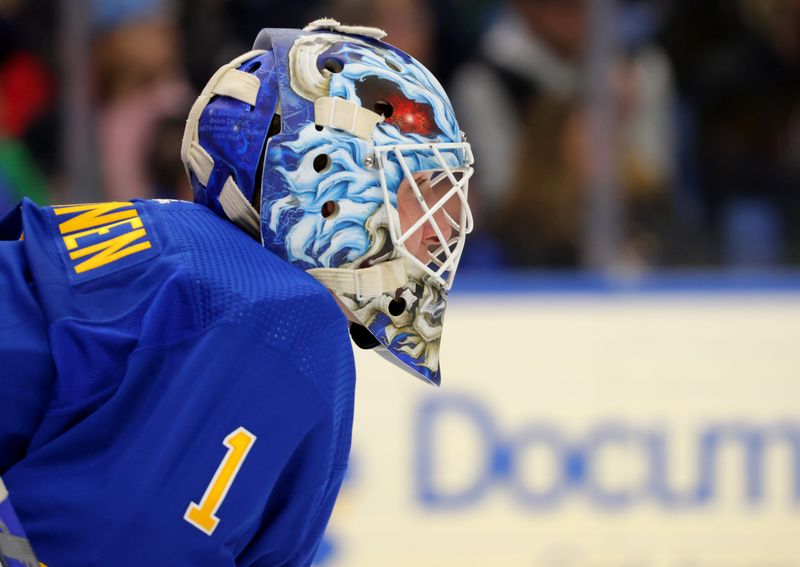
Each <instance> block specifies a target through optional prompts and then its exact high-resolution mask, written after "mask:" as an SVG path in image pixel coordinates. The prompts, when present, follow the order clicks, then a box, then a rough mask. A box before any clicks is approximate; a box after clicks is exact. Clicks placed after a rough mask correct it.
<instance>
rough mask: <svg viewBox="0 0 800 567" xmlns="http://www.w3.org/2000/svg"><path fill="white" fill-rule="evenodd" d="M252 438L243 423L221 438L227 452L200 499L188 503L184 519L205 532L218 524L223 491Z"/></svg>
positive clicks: (247, 450) (235, 471)
mask: <svg viewBox="0 0 800 567" xmlns="http://www.w3.org/2000/svg"><path fill="white" fill-rule="evenodd" d="M255 440H256V436H255V435H253V434H252V433H250V432H249V431H248V430H247V429H245V428H244V427H239V428H238V429H236V430H235V431H234V432H233V433H231V434H230V435H228V436H227V437H226V438H225V441H224V445H225V446H226V447H227V448H228V452H227V453H225V457H224V458H223V459H222V462H221V463H220V464H219V467H217V472H215V473H214V477H213V478H212V479H211V482H210V483H209V485H208V488H206V492H205V494H203V498H202V499H201V500H200V503H199V504H197V503H195V502H190V503H189V507H188V508H186V513H185V514H184V515H183V519H184V520H186V521H187V522H189V523H190V524H192V525H193V526H194V527H196V528H197V529H199V530H200V531H202V532H205V533H206V534H208V535H211V534H213V533H214V530H215V529H216V528H217V524H219V518H218V517H217V516H216V513H217V510H219V507H220V506H221V505H222V501H223V500H225V495H227V494H228V490H229V489H230V487H231V485H232V484H233V481H234V479H235V478H236V475H237V474H239V469H240V468H241V467H242V463H243V462H244V459H245V457H247V453H249V452H250V449H251V448H252V447H253V443H254V442H255Z"/></svg>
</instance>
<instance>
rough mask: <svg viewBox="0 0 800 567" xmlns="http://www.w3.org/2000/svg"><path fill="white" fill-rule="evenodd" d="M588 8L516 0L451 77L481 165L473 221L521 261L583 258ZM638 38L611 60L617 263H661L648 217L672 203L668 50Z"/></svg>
mask: <svg viewBox="0 0 800 567" xmlns="http://www.w3.org/2000/svg"><path fill="white" fill-rule="evenodd" d="M587 9H588V4H587V2H586V0H509V1H508V2H507V3H506V5H505V8H504V10H503V11H502V12H501V14H500V16H499V17H498V18H497V19H496V20H495V22H494V23H493V24H492V25H491V26H490V28H489V29H488V30H487V32H486V34H485V36H484V39H483V41H482V44H481V50H480V53H479V55H478V56H477V57H476V59H475V60H474V61H473V62H471V63H469V64H467V65H465V66H464V67H463V68H462V69H461V70H460V71H459V73H458V74H457V76H456V79H455V85H454V88H453V91H454V103H455V105H456V108H457V109H458V110H459V112H460V115H461V116H463V118H462V122H463V124H464V126H465V129H467V131H468V132H472V133H473V135H472V138H471V142H472V144H473V147H474V150H475V154H476V160H479V161H480V163H481V164H482V167H481V168H480V171H479V172H478V173H477V175H478V176H479V177H477V179H476V183H475V187H474V190H475V191H477V192H478V195H477V203H476V207H475V209H476V214H477V215H478V218H477V220H476V226H478V227H481V226H482V227H483V229H484V230H483V233H482V234H481V232H480V231H479V232H478V238H482V239H483V240H484V242H488V243H489V244H488V245H484V246H480V245H479V246H478V247H477V248H480V249H481V250H482V251H483V250H484V249H485V248H486V247H487V246H488V247H490V248H491V247H494V248H498V249H500V250H501V251H504V253H505V256H506V258H507V259H508V261H509V262H510V263H511V264H512V265H514V266H526V267H565V268H566V267H578V266H580V265H581V262H582V258H583V251H582V249H581V247H582V242H583V238H584V237H583V224H584V218H583V216H584V214H585V206H584V205H585V189H586V187H587V185H588V184H589V181H590V180H589V179H588V171H587V167H585V165H584V164H586V163H587V161H588V152H591V151H592V148H591V147H588V142H587V140H588V133H587V120H586V118H585V115H586V112H585V108H584V107H585V98H584V95H585V83H584V81H585V63H586V47H587V21H588V20H587V17H588V14H587ZM637 39H638V41H637V43H636V45H635V48H636V49H635V50H634V51H631V52H630V53H626V52H624V51H623V50H622V49H620V53H619V57H618V61H617V62H616V64H615V67H614V69H610V70H609V73H611V74H613V76H614V84H615V88H616V95H617V99H618V103H617V106H618V119H619V120H618V121H617V123H616V124H615V132H613V133H612V134H611V138H612V139H609V140H608V143H611V144H615V145H616V146H617V147H618V151H617V154H618V155H619V158H620V162H619V164H617V169H618V170H619V177H620V181H621V183H622V185H623V191H622V193H623V196H624V200H625V202H626V205H627V207H626V209H627V214H626V215H625V219H624V220H625V223H626V225H627V226H626V227H625V232H626V236H625V243H624V246H623V249H622V250H620V252H619V258H618V259H616V260H615V261H617V262H625V263H627V264H630V263H634V264H636V265H648V264H651V263H654V262H657V261H659V253H658V251H659V249H660V245H659V244H658V243H659V241H660V240H663V238H659V236H658V234H657V233H654V232H652V231H651V230H650V228H649V227H650V226H652V223H653V221H654V218H657V219H658V221H659V224H664V222H663V220H662V218H663V217H668V210H669V204H668V201H667V200H666V199H665V194H666V191H667V188H668V186H669V180H670V177H671V171H672V152H673V148H672V132H671V128H670V127H669V125H670V122H671V112H672V108H671V104H672V103H671V94H670V93H671V80H670V70H669V66H668V65H667V63H666V60H665V58H664V57H663V56H662V55H661V53H660V52H659V51H658V50H657V49H655V48H653V47H652V46H651V45H650V44H649V43H648V42H646V41H642V40H641V38H637ZM631 47H634V46H633V45H632V46H631ZM656 232H657V231H656ZM498 242H502V243H504V244H505V245H506V248H505V249H504V250H503V248H502V247H500V246H498V244H497V243H498ZM474 258H475V257H474V256H472V257H468V258H465V259H464V260H463V262H462V265H470V263H471V262H472V261H474Z"/></svg>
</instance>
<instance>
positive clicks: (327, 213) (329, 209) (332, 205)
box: [321, 201, 339, 219]
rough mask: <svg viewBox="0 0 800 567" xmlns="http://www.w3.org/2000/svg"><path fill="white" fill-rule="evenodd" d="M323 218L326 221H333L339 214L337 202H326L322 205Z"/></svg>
mask: <svg viewBox="0 0 800 567" xmlns="http://www.w3.org/2000/svg"><path fill="white" fill-rule="evenodd" d="M321 212H322V216H323V217H325V218H326V219H332V218H334V217H335V216H336V215H338V214H339V203H337V202H336V201H325V203H323V205H322V211H321Z"/></svg>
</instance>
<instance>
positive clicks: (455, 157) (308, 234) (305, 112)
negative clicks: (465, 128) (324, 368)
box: [182, 20, 472, 385]
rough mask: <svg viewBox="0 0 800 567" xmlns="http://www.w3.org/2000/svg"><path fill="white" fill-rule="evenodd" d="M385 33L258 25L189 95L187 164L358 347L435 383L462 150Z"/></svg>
mask: <svg viewBox="0 0 800 567" xmlns="http://www.w3.org/2000/svg"><path fill="white" fill-rule="evenodd" d="M383 35H384V34H383V32H380V30H376V29H374V28H357V27H347V26H341V25H340V24H338V22H335V21H333V20H318V21H317V22H314V23H313V24H311V25H309V26H308V27H306V28H305V29H304V30H302V31H300V30H284V29H265V30H262V32H261V33H260V34H259V36H258V39H257V40H256V43H255V46H254V51H251V52H250V53H247V54H245V55H242V56H241V57H238V58H237V59H235V60H234V61H232V62H231V63H230V64H228V65H226V66H224V67H223V68H221V69H220V70H219V71H217V73H215V75H214V76H213V77H212V78H211V80H210V81H209V83H208V85H207V86H206V88H205V89H204V91H203V93H202V94H201V95H200V97H199V98H198V100H197V102H196V103H195V105H194V106H193V108H192V111H191V113H190V115H189V120H188V122H187V127H186V133H185V135H184V140H183V147H182V157H183V160H184V164H185V165H186V169H187V172H188V174H189V177H190V180H191V183H192V186H193V188H194V193H195V200H196V201H197V202H199V203H202V204H205V205H206V206H208V207H209V208H211V209H212V210H214V211H215V212H216V213H217V214H219V215H220V216H223V217H225V218H228V219H230V220H232V221H233V222H235V223H236V224H238V225H239V226H241V227H242V228H243V229H244V230H247V231H248V232H250V233H251V234H252V235H253V236H254V237H255V238H259V239H260V240H261V242H262V244H263V245H264V246H265V247H266V248H268V249H269V250H271V251H272V252H274V253H275V254H277V255H279V256H280V257H282V258H284V259H285V260H287V261H289V262H291V263H292V264H294V265H296V266H298V267H300V268H302V269H304V270H306V271H307V272H308V273H310V274H311V275H312V276H314V277H315V278H317V279H318V280H319V281H320V282H321V283H322V284H324V285H325V286H326V287H327V288H328V289H329V290H330V291H331V292H332V293H333V294H334V295H335V296H336V297H337V298H338V299H339V301H340V303H341V304H343V305H344V306H345V307H346V308H347V309H348V310H349V311H350V312H351V314H352V315H353V317H354V318H355V319H357V320H358V321H359V322H360V323H361V325H362V326H358V325H353V326H352V327H351V334H352V335H353V338H354V339H355V340H356V342H357V343H359V345H360V346H374V347H375V350H376V351H378V352H379V353H381V354H382V355H383V356H384V357H386V358H388V359H389V360H391V361H392V362H394V363H396V364H399V365H400V366H401V367H402V368H404V369H405V370H408V371H410V372H411V373H412V374H414V375H415V376H417V377H418V378H421V379H423V380H426V381H428V382H431V383H434V384H437V385H438V384H439V382H440V370H439V342H440V338H441V333H442V320H443V315H444V311H445V306H446V301H447V292H448V290H449V289H450V286H451V285H452V281H453V276H454V275H455V272H456V269H457V267H458V262H459V258H460V257H461V253H462V251H463V247H464V238H465V236H466V234H467V233H469V232H470V231H471V230H472V217H471V214H470V210H469V206H468V205H467V188H468V181H469V178H470V177H471V175H472V167H471V166H472V154H471V151H470V147H469V144H467V143H466V140H465V137H464V135H463V133H462V132H461V131H460V130H459V127H458V124H457V122H456V119H455V115H454V113H453V109H452V106H451V104H450V102H449V100H448V99H447V95H446V94H445V93H444V91H443V90H442V87H441V86H440V85H439V83H438V82H437V81H436V79H435V78H434V77H433V76H432V75H431V74H430V72H429V71H428V70H427V69H425V67H423V66H422V65H421V64H420V63H419V62H417V61H416V60H414V59H413V58H411V57H410V56H409V55H407V54H405V53H403V52H402V51H399V50H397V49H395V48H394V47H392V46H390V45H388V44H386V43H383V42H382V41H380V40H381V38H382V37H383Z"/></svg>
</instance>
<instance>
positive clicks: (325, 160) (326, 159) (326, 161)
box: [314, 154, 331, 173]
mask: <svg viewBox="0 0 800 567" xmlns="http://www.w3.org/2000/svg"><path fill="white" fill-rule="evenodd" d="M330 167H331V158H330V156H329V155H328V154H319V155H318V156H317V157H315V158H314V171H316V172H317V173H324V172H325V171H328V169H330Z"/></svg>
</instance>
